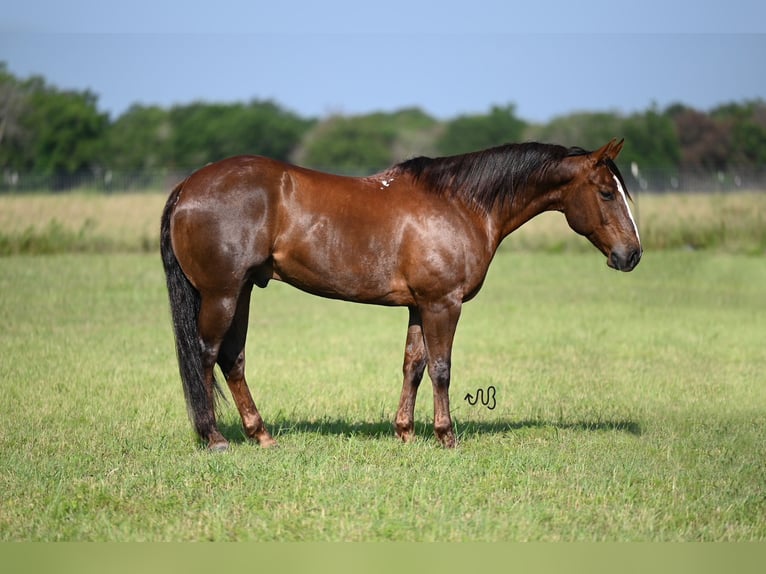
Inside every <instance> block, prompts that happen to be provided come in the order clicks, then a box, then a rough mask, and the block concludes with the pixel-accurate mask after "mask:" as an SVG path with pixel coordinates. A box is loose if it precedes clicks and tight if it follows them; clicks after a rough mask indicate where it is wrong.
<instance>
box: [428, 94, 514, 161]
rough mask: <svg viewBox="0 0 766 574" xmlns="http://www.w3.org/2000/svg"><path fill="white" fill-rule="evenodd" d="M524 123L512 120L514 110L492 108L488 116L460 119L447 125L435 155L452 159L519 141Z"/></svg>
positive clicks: (498, 107)
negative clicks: (454, 156)
mask: <svg viewBox="0 0 766 574" xmlns="http://www.w3.org/2000/svg"><path fill="white" fill-rule="evenodd" d="M525 127H526V123H525V122H524V121H523V120H521V119H519V118H518V117H517V116H516V106H515V105H513V104H508V105H506V106H493V107H492V109H491V110H490V111H489V113H488V114H480V115H463V116H459V117H457V118H455V119H454V120H451V121H449V122H447V125H446V126H445V129H444V133H443V134H442V136H441V137H440V138H439V139H438V140H437V142H436V148H437V151H438V153H440V154H442V155H455V154H461V153H467V152H470V151H476V150H480V149H485V148H489V147H493V146H497V145H502V144H505V143H509V142H514V141H518V140H520V139H521V137H522V135H523V132H524V128H525Z"/></svg>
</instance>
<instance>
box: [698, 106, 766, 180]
mask: <svg viewBox="0 0 766 574" xmlns="http://www.w3.org/2000/svg"><path fill="white" fill-rule="evenodd" d="M710 115H711V116H712V117H713V118H714V119H715V120H716V121H718V122H721V123H722V125H723V126H724V128H725V129H726V131H727V132H728V133H729V138H730V142H731V145H730V147H729V163H730V165H732V166H737V167H760V166H763V165H766V101H764V100H754V101H747V102H743V103H731V104H726V105H723V106H719V107H718V108H716V109H714V110H713V111H712V112H711V114H710Z"/></svg>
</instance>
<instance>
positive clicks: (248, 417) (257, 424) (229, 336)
mask: <svg viewBox="0 0 766 574" xmlns="http://www.w3.org/2000/svg"><path fill="white" fill-rule="evenodd" d="M251 289H252V286H250V285H247V286H245V287H244V289H243V291H242V293H241V294H240V296H239V300H238V301H237V310H236V312H235V314H234V319H233V321H232V323H231V327H230V328H229V331H228V332H227V333H226V336H225V337H224V339H223V342H222V344H221V350H220V352H219V353H218V364H219V365H220V367H221V371H222V372H223V374H224V376H225V377H226V383H227V384H228V385H229V390H230V391H231V395H232V397H233V398H234V403H235V404H236V405H237V410H239V415H240V417H241V418H242V426H244V428H245V434H247V436H248V437H249V438H251V439H254V440H257V441H258V444H260V445H261V446H263V447H269V446H274V445H276V444H277V443H276V441H275V440H274V439H273V438H272V437H271V435H270V434H269V431H268V430H266V426H265V425H264V424H263V419H262V418H261V414H260V413H259V412H258V409H257V408H256V406H255V402H254V401H253V397H252V395H251V394H250V389H249V388H248V386H247V381H246V380H245V340H246V339H247V324H248V315H249V309H250V292H251Z"/></svg>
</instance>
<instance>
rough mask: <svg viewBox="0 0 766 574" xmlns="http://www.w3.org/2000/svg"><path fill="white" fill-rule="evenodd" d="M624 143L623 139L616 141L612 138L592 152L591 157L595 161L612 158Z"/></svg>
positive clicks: (617, 153)
mask: <svg viewBox="0 0 766 574" xmlns="http://www.w3.org/2000/svg"><path fill="white" fill-rule="evenodd" d="M624 143H625V140H624V139H621V140H620V141H617V139H616V138H615V139H613V140H612V141H610V142H609V143H608V144H606V145H605V146H602V147H600V148H599V149H597V150H596V151H594V152H593V154H592V157H593V159H595V160H596V163H601V162H602V161H605V160H607V159H611V160H614V159H615V158H616V157H617V156H618V155H619V154H620V151H621V150H622V146H623V144H624Z"/></svg>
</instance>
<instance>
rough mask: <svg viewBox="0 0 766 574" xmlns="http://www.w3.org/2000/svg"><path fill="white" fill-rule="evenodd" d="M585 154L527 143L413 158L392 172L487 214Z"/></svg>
mask: <svg viewBox="0 0 766 574" xmlns="http://www.w3.org/2000/svg"><path fill="white" fill-rule="evenodd" d="M587 153H588V152H587V151H585V150H584V149H582V148H577V147H572V148H566V147H563V146H559V145H552V144H541V143H534V142H530V143H522V144H506V145H503V146H499V147H493V148H490V149H486V150H482V151H477V152H472V153H467V154H464V155H455V156H449V157H438V158H429V157H416V158H413V159H410V160H407V161H404V162H402V163H399V164H397V165H395V166H394V167H393V168H392V169H393V170H395V171H397V172H399V173H406V174H409V175H410V176H411V177H412V178H413V179H414V180H415V181H417V182H420V183H423V184H425V185H426V186H427V187H428V188H429V190H430V191H432V192H433V193H438V194H448V195H453V196H457V197H460V198H461V199H463V200H465V201H466V202H468V203H474V204H475V205H477V206H478V207H480V208H481V209H483V210H485V211H489V210H491V209H492V208H493V207H494V206H495V205H496V204H498V203H505V202H512V201H513V197H514V195H515V194H516V193H517V192H518V191H519V190H520V189H522V188H523V187H524V186H526V185H527V183H536V182H540V181H543V180H544V179H545V176H546V174H548V173H549V171H550V170H551V169H552V168H555V167H556V166H557V165H558V164H559V163H560V162H561V160H562V159H564V158H565V157H569V156H574V155H585V154H587Z"/></svg>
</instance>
